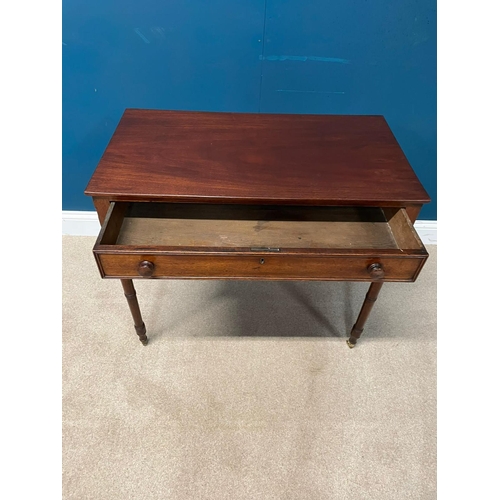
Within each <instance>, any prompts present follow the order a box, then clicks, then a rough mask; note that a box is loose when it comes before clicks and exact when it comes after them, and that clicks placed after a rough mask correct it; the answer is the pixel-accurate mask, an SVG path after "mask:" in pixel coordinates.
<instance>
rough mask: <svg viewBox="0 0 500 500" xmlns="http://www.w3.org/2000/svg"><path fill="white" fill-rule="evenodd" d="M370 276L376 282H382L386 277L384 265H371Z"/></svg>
mask: <svg viewBox="0 0 500 500" xmlns="http://www.w3.org/2000/svg"><path fill="white" fill-rule="evenodd" d="M368 274H369V275H370V276H371V277H372V278H373V279H375V280H381V279H382V278H383V277H384V276H385V271H384V268H383V267H382V264H370V265H369V266H368Z"/></svg>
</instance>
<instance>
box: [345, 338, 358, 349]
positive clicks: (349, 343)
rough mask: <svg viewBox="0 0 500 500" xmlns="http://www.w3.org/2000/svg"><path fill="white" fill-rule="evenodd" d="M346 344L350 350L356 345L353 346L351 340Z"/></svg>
mask: <svg viewBox="0 0 500 500" xmlns="http://www.w3.org/2000/svg"><path fill="white" fill-rule="evenodd" d="M346 344H347V345H348V346H349V348H350V349H352V348H353V347H354V346H355V345H356V344H351V342H349V339H347V340H346Z"/></svg>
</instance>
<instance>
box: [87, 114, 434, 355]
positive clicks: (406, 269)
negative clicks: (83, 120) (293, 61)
mask: <svg viewBox="0 0 500 500" xmlns="http://www.w3.org/2000/svg"><path fill="white" fill-rule="evenodd" d="M85 194H86V195H89V196H92V198H93V202H94V206H95V208H96V210H97V213H98V216H99V221H100V222H101V231H100V233H99V236H98V238H97V242H96V244H95V246H94V249H93V252H94V256H95V259H96V262H97V266H98V268H99V271H100V274H101V276H102V277H103V278H118V279H120V280H121V282H122V285H123V289H124V291H125V297H126V298H127V301H128V304H129V307H130V311H131V313H132V317H133V320H134V326H135V330H136V332H137V334H138V336H139V339H140V341H141V342H142V343H143V344H144V345H146V344H147V342H148V338H147V336H146V327H145V325H144V322H143V320H142V317H141V311H140V309H139V304H138V301H137V296H136V292H135V289H134V285H133V281H132V280H133V279H168V278H170V279H172V278H175V279H180V278H182V279H238V280H337V281H366V282H370V283H371V285H370V287H369V290H368V293H367V295H366V298H365V301H364V303H363V305H362V307H361V311H360V313H359V316H358V319H357V321H356V323H355V324H354V326H353V328H352V330H351V333H350V336H349V339H348V340H347V344H348V346H349V347H354V345H355V344H356V342H357V340H358V339H359V337H360V335H361V333H362V332H363V328H364V325H365V322H366V320H367V318H368V315H369V314H370V311H371V309H372V307H373V304H374V302H375V301H376V299H377V296H378V293H379V291H380V289H381V287H382V284H383V283H384V282H386V281H399V282H401V281H406V282H413V281H415V279H416V278H417V276H418V274H419V273H420V270H421V269H422V266H423V265H424V263H425V261H426V259H427V257H428V254H427V252H426V250H425V247H424V245H423V244H422V242H421V241H420V238H419V237H418V235H417V233H416V232H415V229H414V227H413V223H414V222H415V219H416V218H417V215H418V213H419V211H420V209H421V207H422V205H423V204H424V203H428V202H429V201H430V198H429V196H428V194H427V193H426V191H425V189H424V188H423V186H422V185H421V183H420V182H419V180H418V178H417V176H416V175H415V173H414V171H413V170H412V168H411V166H410V165H409V163H408V161H407V159H406V157H405V155H404V153H403V151H402V150H401V148H400V146H399V145H398V143H397V141H396V139H395V137H394V135H393V134H392V132H391V130H390V128H389V126H388V125H387V123H386V121H385V119H384V118H383V117H382V116H351V115H346V116H340V115H279V114H261V113H259V114H253V113H208V112H184V111H160V110H142V109H127V110H125V112H124V114H123V116H122V118H121V120H120V122H119V124H118V126H117V128H116V131H115V133H114V135H113V136H112V138H111V140H110V142H109V144H108V146H107V148H106V150H105V152H104V154H103V156H102V158H101V160H100V161H99V164H98V166H97V168H96V170H95V172H94V174H93V175H92V178H91V179H90V182H89V184H88V186H87V188H86V190H85Z"/></svg>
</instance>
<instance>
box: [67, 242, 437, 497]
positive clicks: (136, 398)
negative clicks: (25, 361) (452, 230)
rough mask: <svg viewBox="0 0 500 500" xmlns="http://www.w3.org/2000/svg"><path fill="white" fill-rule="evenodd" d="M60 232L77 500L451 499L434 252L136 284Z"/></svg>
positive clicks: (71, 486) (70, 477) (71, 484)
mask: <svg viewBox="0 0 500 500" xmlns="http://www.w3.org/2000/svg"><path fill="white" fill-rule="evenodd" d="M94 241H95V238H92V237H76V236H64V237H63V243H62V244H63V373H62V377H63V421H62V426H63V475H62V481H63V498H64V499H79V500H84V499H89V500H90V499H91V500H100V499H102V500H104V499H106V500H112V499H120V500H123V499H134V500H142V499H144V500H146V499H148V500H149V499H175V500H184V499H195V500H205V499H207V500H208V499H209V500H226V499H227V500H239V499H245V500H247V499H259V500H278V499H279V500H330V499H356V500H362V499H370V500H385V499H398V500H402V499H415V500H417V499H418V500H428V499H429V500H430V499H435V498H436V258H437V247H436V246H429V247H428V251H429V254H430V258H429V260H428V261H427V264H426V265H425V266H424V269H423V270H422V273H421V274H420V276H419V278H418V279H417V281H416V282H415V283H387V284H385V285H384V287H383V288H382V291H381V292H380V296H379V299H378V301H377V303H376V304H375V307H374V309H373V311H372V313H371V316H370V318H369V319H368V322H367V324H366V327H365V332H364V334H363V336H362V338H361V340H360V341H359V343H358V345H357V346H356V348H354V349H349V348H348V347H347V345H346V343H345V339H346V337H347V335H348V332H349V330H350V328H351V326H352V324H353V322H354V321H355V319H356V316H357V313H358V312H359V308H360V306H361V304H362V301H363V298H364V295H365V293H366V290H367V288H368V284H366V283H344V282H338V283H335V282H243V281H196V280H195V281H193V280H185V281H183V280H150V281H147V280H145V281H139V280H138V281H136V282H135V284H136V290H137V295H138V298H139V303H140V305H141V309H142V313H143V318H144V321H145V323H146V327H147V330H148V337H149V345H148V346H146V347H143V346H142V344H141V343H140V342H139V340H138V337H137V335H136V334H135V330H134V328H133V324H132V318H131V315H130V312H129V310H128V306H127V302H126V299H125V297H124V296H123V290H122V288H121V285H120V282H119V281H118V280H102V279H101V278H100V276H99V272H98V270H97V266H96V264H95V261H94V258H93V255H92V246H93V244H94Z"/></svg>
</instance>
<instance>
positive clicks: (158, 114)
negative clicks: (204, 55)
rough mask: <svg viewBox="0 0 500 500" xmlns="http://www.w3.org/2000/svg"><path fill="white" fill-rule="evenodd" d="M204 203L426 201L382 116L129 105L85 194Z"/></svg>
mask: <svg viewBox="0 0 500 500" xmlns="http://www.w3.org/2000/svg"><path fill="white" fill-rule="evenodd" d="M85 194H87V195H90V196H95V197H112V198H114V199H118V200H119V199H122V200H134V199H151V200H162V201H190V202H205V203H273V204H280V203H283V204H298V205H337V204H338V205H345V204H354V205H375V206H383V205H387V206H390V205H405V204H422V203H427V202H429V201H430V198H429V195H428V194H427V193H426V191H425V189H424V188H423V186H422V185H421V183H420V181H419V180H418V178H417V176H416V175H415V173H414V172H413V169H412V168H411V166H410V164H409V163H408V161H407V159H406V157H405V155H404V153H403V151H402V150H401V148H400V146H399V144H398V143H397V141H396V139H395V138H394V135H393V134H392V132H391V130H390V128H389V126H388V125H387V122H386V121H385V119H384V118H383V117H382V116H355V115H291V114H289V115H288V114H287V115H278V114H263V113H208V112H185V111H160V110H141V109H127V110H126V111H125V113H124V114H123V116H122V118H121V121H120V123H119V124H118V127H117V129H116V131H115V133H114V135H113V137H112V138H111V140H110V142H109V144H108V146H107V148H106V150H105V152H104V154H103V156H102V158H101V160H100V162H99V164H98V166H97V168H96V170H95V172H94V174H93V176H92V178H91V180H90V182H89V184H88V186H87V188H86V190H85Z"/></svg>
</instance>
